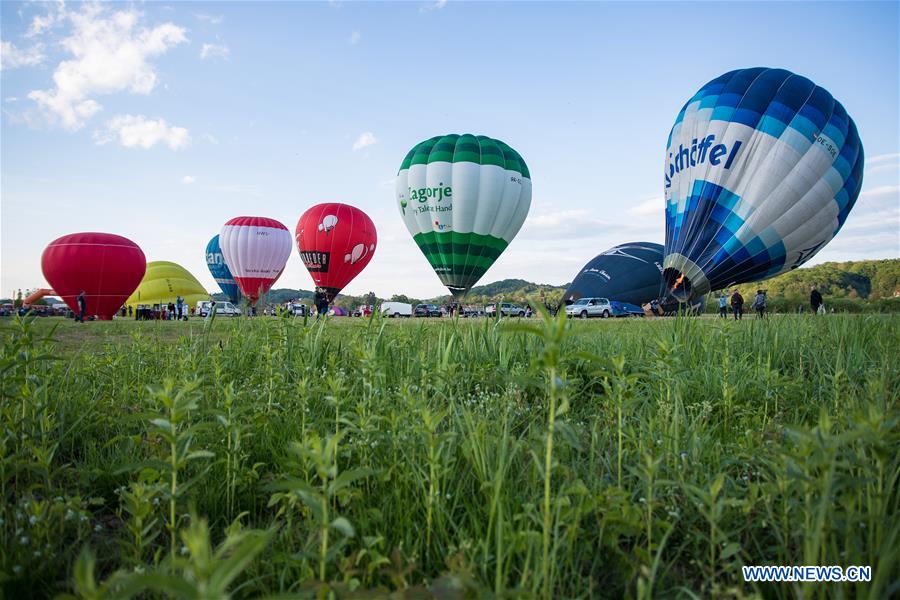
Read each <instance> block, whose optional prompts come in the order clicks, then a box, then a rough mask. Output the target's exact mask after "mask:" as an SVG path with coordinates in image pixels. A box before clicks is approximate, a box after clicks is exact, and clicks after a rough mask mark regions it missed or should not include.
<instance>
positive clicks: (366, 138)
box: [353, 131, 378, 151]
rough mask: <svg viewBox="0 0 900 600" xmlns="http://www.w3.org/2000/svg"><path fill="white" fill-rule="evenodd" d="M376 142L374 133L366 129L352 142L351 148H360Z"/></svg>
mask: <svg viewBox="0 0 900 600" xmlns="http://www.w3.org/2000/svg"><path fill="white" fill-rule="evenodd" d="M377 143H378V138H376V137H375V134H374V133H372V132H371V131H366V132H365V133H361V134H359V137H358V138H356V141H355V142H353V150H354V151H356V150H362V149H363V148H368V147H369V146H374V145H375V144H377Z"/></svg>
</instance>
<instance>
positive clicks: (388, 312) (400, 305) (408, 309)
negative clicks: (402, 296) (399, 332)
mask: <svg viewBox="0 0 900 600" xmlns="http://www.w3.org/2000/svg"><path fill="white" fill-rule="evenodd" d="M381 314H382V315H383V316H385V317H394V318H396V319H399V318H400V317H411V316H412V314H413V308H412V304H407V303H406V302H382V303H381Z"/></svg>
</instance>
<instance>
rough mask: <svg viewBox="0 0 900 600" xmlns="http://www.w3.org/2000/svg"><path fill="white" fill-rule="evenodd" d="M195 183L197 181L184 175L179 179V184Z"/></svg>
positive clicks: (190, 176)
mask: <svg viewBox="0 0 900 600" xmlns="http://www.w3.org/2000/svg"><path fill="white" fill-rule="evenodd" d="M195 181H197V179H196V178H195V177H193V176H192V175H185V176H184V177H182V178H181V183H183V184H184V185H191V184H192V183H194V182H195Z"/></svg>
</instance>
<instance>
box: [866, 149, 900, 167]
mask: <svg viewBox="0 0 900 600" xmlns="http://www.w3.org/2000/svg"><path fill="white" fill-rule="evenodd" d="M897 160H900V153H898V152H894V153H892V154H878V155H876V156H870V157H869V158H867V159H866V166H867V167H868V166H869V165H877V164H880V163H885V162H894V161H897Z"/></svg>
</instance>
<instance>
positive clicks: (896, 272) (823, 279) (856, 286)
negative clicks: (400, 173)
mask: <svg viewBox="0 0 900 600" xmlns="http://www.w3.org/2000/svg"><path fill="white" fill-rule="evenodd" d="M813 284H815V285H816V286H817V287H818V288H819V291H821V292H822V295H823V296H824V297H825V299H826V303H827V304H828V305H829V306H833V307H835V308H836V309H837V310H848V311H865V310H890V311H897V312H900V259H898V258H891V259H884V260H862V261H854V262H843V263H823V264H821V265H816V266H814V267H808V268H801V269H796V270H794V271H790V272H789V273H785V274H783V275H779V276H778V277H774V278H772V279H768V280H766V281H762V282H757V283H748V284H743V285H740V286H738V289H739V290H740V291H741V294H743V296H744V297H745V298H748V299H750V298H752V297H753V295H754V294H755V293H756V290H757V289H759V288H763V289H765V290H767V293H768V297H769V301H770V304H772V306H773V307H774V308H776V309H777V310H781V311H786V310H796V307H797V305H798V304H802V303H806V301H807V300H808V298H809V288H810V286H812V285H813ZM568 285H569V284H564V285H553V284H542V283H533V282H531V281H527V280H525V279H502V280H500V281H494V282H491V283H486V284H484V285H477V286H475V287H473V288H472V291H471V292H469V295H468V297H467V298H466V302H468V303H470V304H484V303H487V302H493V301H495V300H500V299H502V300H504V301H508V302H520V303H524V302H526V301H528V300H533V301H537V302H542V303H543V302H544V301H547V302H550V303H551V304H555V303H556V302H558V301H559V300H560V298H561V297H562V294H563V292H564V291H565V289H566V287H568ZM213 297H214V298H216V299H218V300H224V299H225V296H224V295H223V294H213ZM312 297H313V292H311V291H309V290H294V289H289V288H279V289H275V290H271V291H269V293H268V294H267V295H266V300H267V301H268V302H270V303H272V304H277V303H281V302H286V301H287V300H291V299H297V298H299V299H301V300H303V301H309V300H311V299H312ZM450 299H451V296H450V295H449V294H447V295H444V296H438V297H436V298H430V299H418V298H413V297H410V296H406V295H403V294H395V295H394V296H392V297H391V298H378V301H379V302H380V301H382V300H393V301H397V302H409V303H411V304H416V303H418V302H420V301H425V300H427V301H428V302H433V303H435V304H447V303H448V302H450ZM713 301H714V300H713V299H712V298H711V300H710V302H713ZM365 302H366V297H365V296H345V295H339V296H338V297H337V299H336V302H335V304H337V305H338V306H341V307H343V308H347V309H353V308H356V307H357V306H359V305H360V304H363V303H365Z"/></svg>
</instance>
